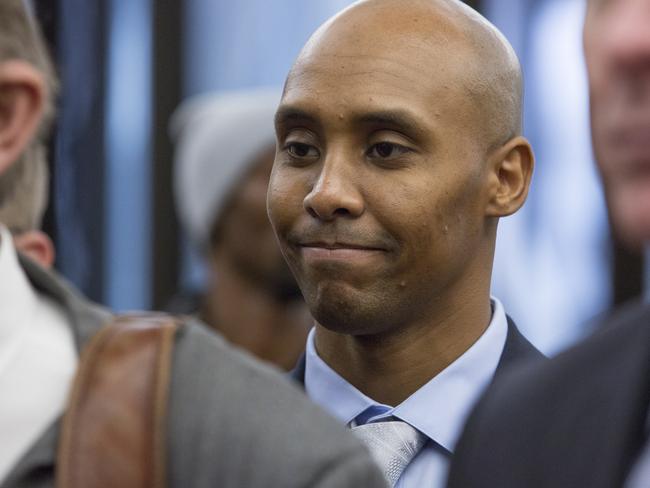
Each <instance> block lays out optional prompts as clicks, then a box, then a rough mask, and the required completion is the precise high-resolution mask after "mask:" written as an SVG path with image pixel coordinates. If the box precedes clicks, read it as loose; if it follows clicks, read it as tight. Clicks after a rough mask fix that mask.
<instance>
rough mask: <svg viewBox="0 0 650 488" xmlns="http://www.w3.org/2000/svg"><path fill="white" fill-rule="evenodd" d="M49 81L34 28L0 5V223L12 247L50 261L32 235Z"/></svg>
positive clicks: (44, 242)
mask: <svg viewBox="0 0 650 488" xmlns="http://www.w3.org/2000/svg"><path fill="white" fill-rule="evenodd" d="M55 88H56V83H55V77H54V73H53V70H52V66H51V64H50V61H49V58H48V56H47V53H46V48H45V44H44V42H43V40H42V38H41V35H40V33H39V31H38V27H37V25H36V23H35V22H34V21H33V19H32V18H31V17H30V14H29V12H28V11H27V10H26V7H25V4H24V3H23V2H22V1H19V0H2V2H0V222H1V223H2V224H3V225H5V226H7V227H8V228H9V229H10V230H11V231H12V233H13V234H14V235H15V236H16V238H17V247H18V248H19V249H20V250H21V251H24V252H25V253H26V254H29V255H31V256H32V257H35V258H36V259H37V260H38V261H40V262H42V263H43V264H48V263H49V264H51V261H52V260H53V259H54V254H53V248H52V246H51V242H50V241H49V239H48V238H47V236H45V235H44V234H42V233H40V232H38V228H39V226H40V221H41V218H42V215H43V212H44V210H45V206H46V204H47V186H48V184H47V182H48V176H47V162H46V136H47V132H48V129H49V120H50V118H51V115H52V111H53V109H52V106H53V103H52V99H53V94H54V92H55Z"/></svg>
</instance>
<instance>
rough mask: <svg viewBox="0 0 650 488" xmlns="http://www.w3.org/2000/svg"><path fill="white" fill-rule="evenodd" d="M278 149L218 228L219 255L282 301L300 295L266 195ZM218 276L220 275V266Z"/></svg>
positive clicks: (264, 157) (258, 166)
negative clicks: (283, 254) (275, 232)
mask: <svg viewBox="0 0 650 488" xmlns="http://www.w3.org/2000/svg"><path fill="white" fill-rule="evenodd" d="M274 155H275V145H272V146H269V148H268V149H266V150H265V151H263V152H262V153H261V154H260V155H259V157H258V158H257V160H256V161H255V162H254V163H253V164H252V165H251V168H252V169H251V171H250V172H249V173H248V174H246V176H245V177H244V178H243V179H242V181H241V183H240V184H239V186H238V187H237V189H236V190H235V192H234V194H233V196H232V198H231V201H230V204H229V205H228V206H227V208H226V210H225V212H224V214H223V216H222V217H221V224H220V226H219V227H218V240H217V241H216V245H215V249H214V251H215V252H220V253H223V254H224V255H225V256H227V258H228V259H229V260H230V261H231V263H232V265H233V266H234V267H235V268H236V269H238V270H239V271H240V272H241V273H242V274H244V275H245V276H248V277H249V278H250V279H251V281H254V282H256V283H258V284H260V285H262V286H264V287H266V288H268V290H269V291H270V293H273V294H277V296H278V298H295V297H296V296H299V295H300V292H299V291H298V290H297V287H296V282H295V279H294V278H293V276H292V275H291V272H290V271H289V269H288V268H287V264H286V262H285V260H284V258H283V257H282V253H281V252H280V248H279V247H278V243H277V240H276V238H275V235H274V233H273V229H272V228H271V225H270V224H269V219H268V216H267V213H266V191H267V188H268V185H269V175H270V173H271V167H272V165H273V157H274ZM215 266H216V267H217V268H216V269H215V274H216V275H218V274H219V269H218V266H219V264H218V263H215Z"/></svg>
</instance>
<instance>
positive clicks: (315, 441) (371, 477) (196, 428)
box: [169, 323, 385, 488]
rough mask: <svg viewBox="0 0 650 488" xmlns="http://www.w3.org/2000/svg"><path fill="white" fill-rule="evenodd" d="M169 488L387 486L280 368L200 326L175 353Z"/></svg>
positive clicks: (188, 330)
mask: <svg viewBox="0 0 650 488" xmlns="http://www.w3.org/2000/svg"><path fill="white" fill-rule="evenodd" d="M169 414H170V418H169V441H170V444H169V455H170V459H172V460H173V463H172V464H171V465H170V470H171V472H170V482H171V483H170V486H179V487H180V486H193V487H208V486H224V487H227V486H232V487H235V486H246V487H251V488H254V487H263V486H283V487H308V486H309V487H311V486H314V487H330V486H331V487H335V486H340V487H346V486H350V487H353V486H354V487H357V486H359V487H366V486H367V487H374V486H385V485H384V481H383V478H382V477H381V474H380V473H379V472H378V471H377V470H376V468H375V467H374V465H373V464H372V462H371V460H370V457H369V455H368V454H367V452H366V451H365V450H364V449H363V448H362V447H361V445H360V444H359V443H358V442H357V440H356V439H355V438H354V437H353V436H352V435H350V433H349V432H347V431H346V429H345V428H344V427H342V426H340V425H339V424H338V423H337V422H336V421H335V420H334V419H332V418H330V417H329V416H327V415H326V414H325V413H323V412H322V411H321V410H320V409H318V408H317V407H316V406H315V405H313V404H312V403H311V402H310V401H309V400H308V399H307V398H306V396H305V395H304V393H303V392H302V391H300V390H299V389H298V388H297V387H296V386H294V385H293V384H291V383H290V381H289V380H288V379H287V378H285V377H284V375H283V373H281V372H280V371H279V370H276V369H274V368H271V367H270V366H269V367H267V366H263V365H261V364H259V363H258V362H257V361H256V360H254V359H253V358H252V357H250V356H249V355H248V354H246V353H244V352H242V351H239V350H237V349H236V348H234V347H233V346H230V345H228V344H226V343H225V342H224V340H222V339H221V338H220V337H219V336H218V335H217V334H215V333H213V332H212V331H208V330H206V329H205V328H204V327H203V326H201V325H200V324H195V323H192V324H188V325H187V327H185V328H184V329H183V330H182V331H181V332H180V335H179V337H178V339H177V343H176V347H175V350H174V359H173V372H172V384H171V390H170V410H169Z"/></svg>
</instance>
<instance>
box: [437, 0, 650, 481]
mask: <svg viewBox="0 0 650 488" xmlns="http://www.w3.org/2000/svg"><path fill="white" fill-rule="evenodd" d="M649 26H650V3H649V2H648V1H647V0H618V1H611V2H606V1H600V0H590V1H589V3H588V7H587V15H586V18H585V25H584V49H585V56H586V61H587V68H588V74H589V88H590V100H591V127H592V135H593V144H594V149H595V154H596V159H597V162H598V167H599V170H600V173H601V176H602V179H603V183H604V188H605V195H606V198H607V203H608V206H609V211H610V215H611V218H612V222H613V224H614V228H615V230H616V232H617V233H618V234H619V236H620V237H621V238H622V239H623V240H624V241H625V242H626V243H627V244H628V245H629V246H631V247H635V248H640V247H643V246H646V249H647V246H648V245H649V244H650V29H649ZM576 184H580V182H576ZM649 406H650V306H648V305H647V304H645V305H644V304H643V303H632V304H629V305H627V306H625V307H624V308H623V309H621V310H618V311H617V312H616V313H615V314H614V316H613V317H611V318H610V319H608V320H607V321H606V323H605V324H603V328H602V330H600V331H599V332H598V333H597V334H595V335H594V336H593V337H591V338H590V339H588V340H587V341H585V342H584V343H582V344H580V345H578V346H576V347H575V348H573V349H571V350H569V351H567V352H565V353H563V354H561V355H559V356H558V357H557V358H555V359H554V360H552V361H551V362H548V363H545V364H540V365H536V366H531V367H530V368H529V369H526V370H521V371H517V372H516V373H513V374H512V376H507V377H506V379H504V381H503V382H497V384H496V385H495V386H494V388H492V389H491V390H489V391H488V393H487V394H486V396H485V398H484V399H483V400H482V401H481V402H480V404H479V406H478V407H477V409H476V411H475V413H474V414H473V415H472V417H471V419H470V421H469V422H468V424H467V428H466V431H465V433H464V435H463V439H462V441H461V442H460V445H459V448H458V452H457V457H456V458H455V461H454V465H453V467H452V471H451V474H450V479H449V486H450V487H452V488H473V487H499V488H514V487H526V488H535V487H553V488H564V487H566V488H569V487H571V488H574V487H583V486H584V487H587V486H588V487H589V488H614V487H621V486H625V487H626V488H640V487H647V486H650V444H649V443H648V425H649V424H648V420H649V413H650V412H649Z"/></svg>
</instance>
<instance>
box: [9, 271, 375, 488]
mask: <svg viewBox="0 0 650 488" xmlns="http://www.w3.org/2000/svg"><path fill="white" fill-rule="evenodd" d="M21 264H22V265H23V268H24V269H25V271H26V273H27V275H28V277H29V279H30V280H31V282H32V285H33V286H34V287H35V288H36V289H38V290H39V291H40V292H41V293H44V294H45V295H47V296H49V297H51V298H53V299H54V300H55V301H56V302H57V303H59V304H60V305H61V306H62V307H63V309H64V310H65V311H66V312H67V315H68V318H69V322H70V325H71V327H72V329H73V332H74V337H75V340H76V346H77V350H78V351H79V350H81V348H82V347H83V346H84V344H85V343H86V342H87V341H88V339H89V338H90V337H91V336H92V335H93V334H94V333H95V332H96V331H97V330H98V328H99V327H100V326H101V325H102V324H104V323H106V322H107V321H110V320H111V318H112V316H111V314H110V313H109V312H108V311H106V310H104V309H102V308H100V307H98V306H96V305H94V304H91V303H89V302H88V301H86V300H85V299H84V298H83V297H81V296H80V295H79V294H78V293H77V292H76V291H75V290H74V289H72V287H70V286H69V285H68V284H66V283H65V282H64V281H63V280H62V279H61V278H60V277H58V276H56V275H55V274H53V273H49V272H46V271H44V270H43V269H41V268H39V267H38V266H36V265H34V264H33V263H30V262H29V261H27V260H25V259H23V260H21ZM59 424H60V421H57V422H56V423H55V424H53V425H52V426H51V427H50V428H49V429H48V430H47V431H46V432H45V433H44V434H43V436H42V437H41V438H40V439H39V440H38V441H37V442H36V444H35V445H34V446H32V448H31V449H30V450H29V451H28V452H27V454H26V455H25V456H24V457H23V458H22V460H20V461H19V462H18V464H17V465H16V466H15V467H14V468H13V470H12V472H11V473H10V474H9V476H8V477H7V478H6V479H5V482H4V483H3V484H2V487H1V488H14V487H16V488H17V487H20V488H26V487H30V488H31V487H51V486H54V470H55V458H56V445H57V437H58V429H59ZM167 429H168V434H167V435H168V453H167V456H168V457H167V459H168V466H167V469H168V478H169V480H168V486H169V487H178V488H181V487H182V488H194V487H196V488H202V487H223V488H228V487H245V488H255V487H282V488H291V487H296V488H297V487H319V488H325V487H327V488H341V487H355V488H356V487H362V488H363V487H383V486H385V484H384V481H383V478H382V476H381V474H380V473H379V471H378V470H376V468H375V467H374V465H373V464H372V462H371V460H370V457H369V455H368V454H367V452H366V451H365V450H364V449H363V448H362V447H361V445H360V444H359V443H358V442H357V441H356V439H355V438H354V437H353V436H352V435H351V434H349V433H348V432H346V431H345V429H344V428H343V427H342V426H340V425H338V422H336V421H335V420H333V419H331V418H329V417H328V416H327V415H325V414H324V413H322V412H321V411H320V410H319V409H318V408H317V407H315V406H314V405H312V404H311V403H310V402H309V401H308V399H307V398H306V397H305V396H304V394H303V393H302V392H300V391H299V390H298V389H296V388H295V387H294V386H293V385H290V384H289V382H288V381H287V380H285V379H284V378H283V377H282V375H281V374H280V373H279V372H278V371H274V370H271V369H270V368H265V367H263V366H260V365H259V364H258V363H257V362H256V361H255V360H253V359H251V358H250V357H248V356H247V355H245V354H244V353H241V352H239V351H237V350H235V349H233V348H232V347H231V346H229V345H227V344H225V343H224V341H223V340H222V339H221V338H220V337H219V336H217V335H216V334H215V333H213V332H211V331H208V330H206V329H204V328H203V327H202V326H201V325H199V324H188V326H187V327H185V328H183V329H182V330H181V332H180V333H179V334H178V336H177V339H176V346H175V349H174V359H173V371H172V379H171V388H170V404H169V414H168V426H167Z"/></svg>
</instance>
